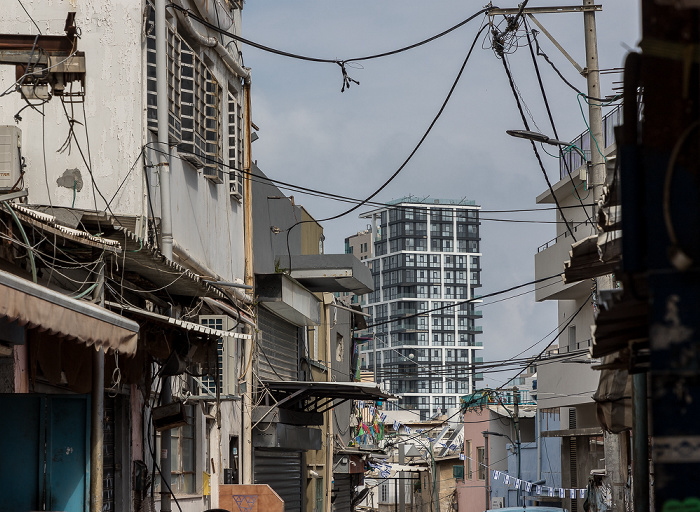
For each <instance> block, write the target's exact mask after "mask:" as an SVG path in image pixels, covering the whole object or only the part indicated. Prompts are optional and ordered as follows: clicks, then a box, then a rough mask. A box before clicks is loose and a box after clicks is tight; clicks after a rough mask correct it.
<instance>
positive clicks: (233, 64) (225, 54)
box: [178, 14, 250, 81]
mask: <svg viewBox="0 0 700 512" xmlns="http://www.w3.org/2000/svg"><path fill="white" fill-rule="evenodd" d="M178 20H181V21H182V22H183V25H184V27H185V29H187V32H188V33H189V34H190V35H191V36H192V37H193V38H194V39H195V40H196V41H197V42H198V43H199V44H201V45H202V46H206V47H207V48H213V49H214V50H215V51H216V53H218V54H219V57H221V60H222V61H223V62H224V64H226V67H227V68H228V69H229V71H230V72H231V73H233V74H234V75H238V76H239V77H241V78H243V79H244V80H246V81H249V80H250V69H247V68H244V67H243V66H241V65H240V64H239V63H238V61H237V60H236V59H235V58H234V57H233V56H232V55H231V54H230V53H229V51H228V50H227V49H226V48H225V47H224V46H223V45H222V44H221V43H220V42H219V39H217V38H216V37H211V36H208V35H206V34H202V33H201V32H200V31H198V30H197V28H196V27H195V26H194V22H193V21H192V18H190V17H189V16H187V15H186V14H182V15H180V16H178Z"/></svg>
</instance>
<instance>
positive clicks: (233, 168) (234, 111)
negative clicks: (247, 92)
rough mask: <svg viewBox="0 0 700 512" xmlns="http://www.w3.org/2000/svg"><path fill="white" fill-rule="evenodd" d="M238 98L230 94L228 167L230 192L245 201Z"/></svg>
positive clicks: (240, 114) (240, 111) (241, 130)
mask: <svg viewBox="0 0 700 512" xmlns="http://www.w3.org/2000/svg"><path fill="white" fill-rule="evenodd" d="M242 110H243V109H242V108H241V105H240V104H239V103H238V101H237V99H236V96H234V94H233V93H232V92H231V91H229V92H228V165H229V192H230V194H231V195H232V196H233V197H235V198H236V199H238V200H239V201H240V200H242V199H243V172H242V171H241V170H242V169H243V129H242V128H243V112H242Z"/></svg>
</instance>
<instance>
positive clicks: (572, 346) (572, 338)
mask: <svg viewBox="0 0 700 512" xmlns="http://www.w3.org/2000/svg"><path fill="white" fill-rule="evenodd" d="M572 350H576V326H575V325H570V326H569V352H571V351H572Z"/></svg>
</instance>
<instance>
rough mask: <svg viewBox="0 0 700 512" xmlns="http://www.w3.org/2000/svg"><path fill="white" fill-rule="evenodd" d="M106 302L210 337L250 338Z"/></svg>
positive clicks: (111, 305)
mask: <svg viewBox="0 0 700 512" xmlns="http://www.w3.org/2000/svg"><path fill="white" fill-rule="evenodd" d="M106 304H107V306H109V307H110V308H112V309H119V310H121V311H125V312H127V313H133V314H135V315H138V316H142V317H144V318H148V319H150V320H155V321H157V322H162V323H165V324H169V325H173V326H175V327H180V328H182V329H185V330H187V331H190V332H193V333H195V334H200V335H205V336H210V337H212V338H238V339H245V340H249V339H250V338H252V335H251V334H241V333H239V332H233V331H222V330H220V329H214V328H212V327H207V326H206V325H202V324H197V323H194V322H188V321H186V320H180V319H177V318H173V317H170V316H165V315H160V314H158V313H153V312H151V311H146V310H145V309H140V308H135V307H132V306H124V305H122V304H119V303H117V302H106Z"/></svg>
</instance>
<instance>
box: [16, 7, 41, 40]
mask: <svg viewBox="0 0 700 512" xmlns="http://www.w3.org/2000/svg"><path fill="white" fill-rule="evenodd" d="M17 1H18V2H19V5H20V6H22V10H24V12H25V13H27V16H29V19H30V20H32V23H33V24H34V26H35V27H36V29H37V30H38V31H39V34H41V33H42V32H41V29H40V28H39V25H37V24H36V21H34V18H32V15H31V14H29V11H27V8H26V7H25V6H24V4H23V3H22V0H17Z"/></svg>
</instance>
